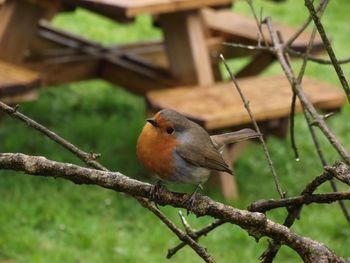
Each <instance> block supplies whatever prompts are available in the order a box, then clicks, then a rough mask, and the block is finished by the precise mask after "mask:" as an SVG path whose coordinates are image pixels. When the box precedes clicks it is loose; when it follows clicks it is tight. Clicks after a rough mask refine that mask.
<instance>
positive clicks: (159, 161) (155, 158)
mask: <svg viewBox="0 0 350 263" xmlns="http://www.w3.org/2000/svg"><path fill="white" fill-rule="evenodd" d="M176 145H177V140H176V138H175V137H171V136H166V135H165V134H162V133H161V131H160V130H158V129H157V128H155V127H153V126H152V125H151V124H149V123H146V125H145V126H144V128H143V130H142V132H141V134H140V136H139V138H138V141H137V156H138V158H139V160H140V162H141V163H142V164H143V165H144V167H145V168H146V169H147V170H149V171H151V172H153V173H156V174H157V175H158V176H159V177H160V178H162V179H164V180H166V179H167V178H169V177H170V176H171V175H172V173H173V171H174V160H173V150H174V148H175V147H176Z"/></svg>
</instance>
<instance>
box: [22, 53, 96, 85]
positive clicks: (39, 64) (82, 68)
mask: <svg viewBox="0 0 350 263" xmlns="http://www.w3.org/2000/svg"><path fill="white" fill-rule="evenodd" d="M100 64H101V61H100V59H99V58H94V57H91V56H89V55H69V56H61V57H57V58H51V59H44V60H40V61H32V62H25V63H23V65H24V66H25V67H27V68H29V69H32V70H35V71H37V72H40V73H41V75H42V83H43V84H44V85H56V84H63V83H69V82H73V81H81V80H88V79H93V78H97V77H98V73H99V67H100Z"/></svg>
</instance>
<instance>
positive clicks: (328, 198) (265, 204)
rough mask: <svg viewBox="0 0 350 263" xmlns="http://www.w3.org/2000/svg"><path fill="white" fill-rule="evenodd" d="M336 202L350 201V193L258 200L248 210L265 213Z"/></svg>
mask: <svg viewBox="0 0 350 263" xmlns="http://www.w3.org/2000/svg"><path fill="white" fill-rule="evenodd" d="M338 200H350V192H333V193H326V194H312V195H301V196H294V197H289V198H284V199H279V200H274V199H270V200H259V201H257V202H254V203H252V204H251V205H250V206H249V208H248V210H249V211H252V212H261V213H265V212H267V211H269V210H272V209H275V208H280V207H287V208H288V207H290V206H301V205H308V204H311V203H319V204H324V203H332V202H336V201H338Z"/></svg>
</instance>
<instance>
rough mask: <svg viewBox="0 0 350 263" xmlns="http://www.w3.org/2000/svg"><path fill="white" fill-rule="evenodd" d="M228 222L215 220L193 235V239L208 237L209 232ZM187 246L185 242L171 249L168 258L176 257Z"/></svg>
mask: <svg viewBox="0 0 350 263" xmlns="http://www.w3.org/2000/svg"><path fill="white" fill-rule="evenodd" d="M227 222H228V221H227V220H221V219H217V220H215V221H214V222H213V223H211V224H209V225H207V226H205V227H203V228H202V229H200V230H197V231H195V232H194V233H193V235H194V236H193V237H195V240H198V239H199V238H200V237H202V236H205V235H207V234H208V233H209V232H211V231H213V230H214V229H216V228H218V227H219V226H221V225H223V224H225V223H227ZM185 246H186V243H185V242H182V243H180V244H178V245H177V246H176V247H173V248H171V249H169V250H168V254H167V256H166V257H167V258H168V259H169V258H171V257H172V256H174V255H175V254H176V253H177V252H178V251H179V250H180V249H182V248H183V247H185Z"/></svg>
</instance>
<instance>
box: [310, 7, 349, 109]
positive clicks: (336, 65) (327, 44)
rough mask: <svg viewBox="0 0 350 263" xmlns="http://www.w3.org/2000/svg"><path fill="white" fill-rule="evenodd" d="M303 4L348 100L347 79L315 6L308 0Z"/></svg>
mask: <svg viewBox="0 0 350 263" xmlns="http://www.w3.org/2000/svg"><path fill="white" fill-rule="evenodd" d="M305 5H306V7H307V9H308V10H309V12H310V15H311V17H312V19H313V20H314V23H315V25H316V27H317V30H318V33H319V34H320V36H321V38H322V41H323V44H324V46H325V48H326V50H327V52H328V55H329V58H330V59H331V61H332V64H333V66H334V69H335V71H336V73H337V75H338V78H339V80H340V83H341V84H342V86H343V89H344V91H345V94H346V96H347V98H348V101H349V102H350V88H349V83H348V81H347V80H346V78H345V76H344V73H343V70H342V68H341V67H340V65H339V62H338V59H337V57H336V55H335V53H334V51H333V48H332V45H331V43H330V41H329V39H328V37H327V34H326V32H325V30H324V27H323V25H322V23H321V21H320V19H319V17H318V16H317V12H316V10H315V7H314V5H313V3H312V2H311V1H310V0H305Z"/></svg>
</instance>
